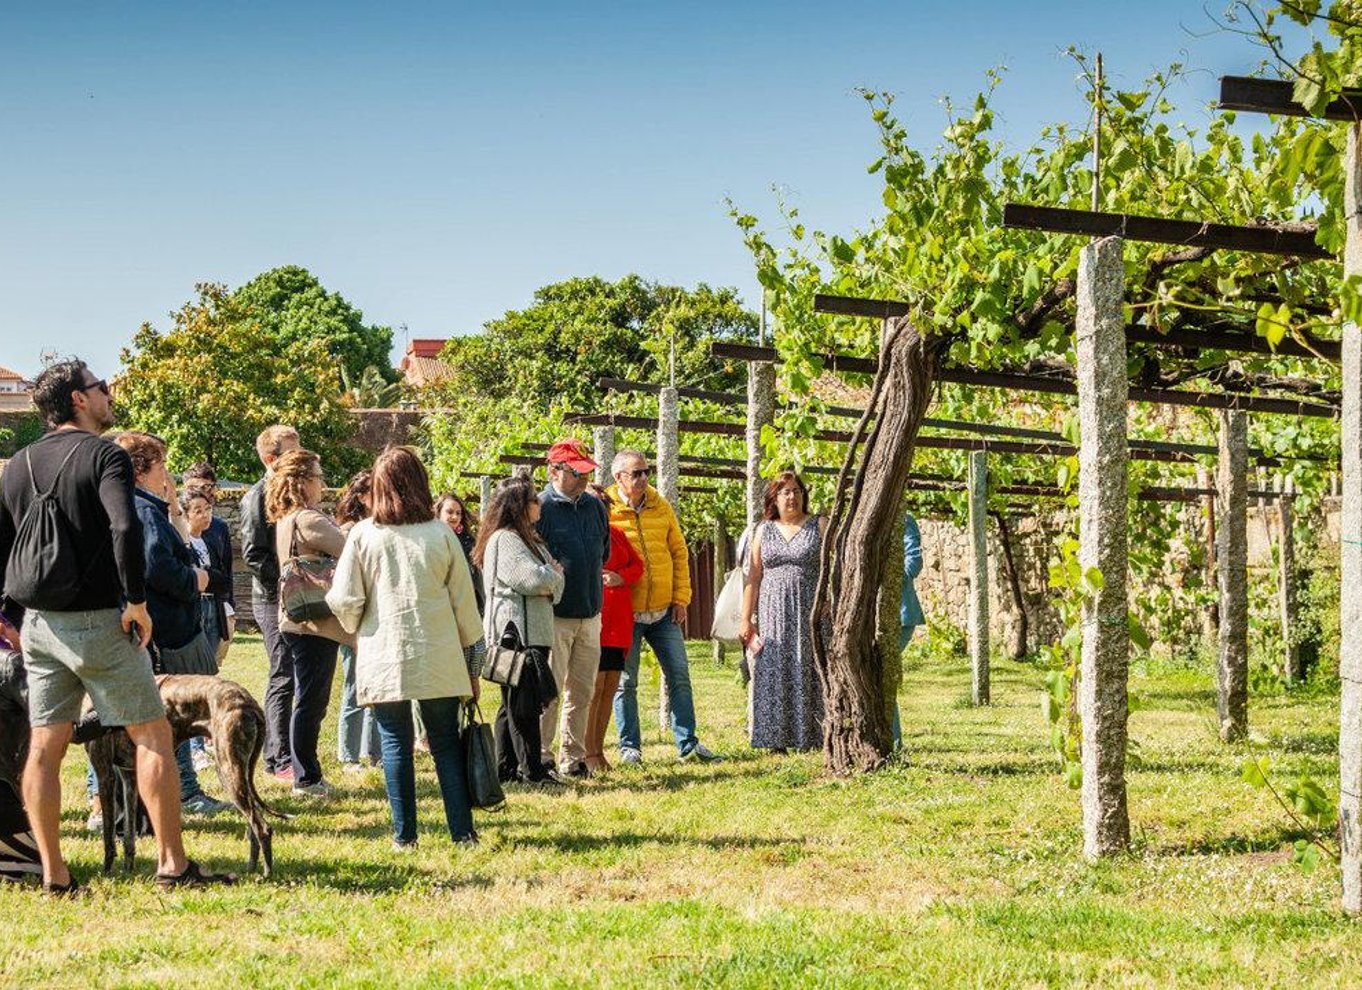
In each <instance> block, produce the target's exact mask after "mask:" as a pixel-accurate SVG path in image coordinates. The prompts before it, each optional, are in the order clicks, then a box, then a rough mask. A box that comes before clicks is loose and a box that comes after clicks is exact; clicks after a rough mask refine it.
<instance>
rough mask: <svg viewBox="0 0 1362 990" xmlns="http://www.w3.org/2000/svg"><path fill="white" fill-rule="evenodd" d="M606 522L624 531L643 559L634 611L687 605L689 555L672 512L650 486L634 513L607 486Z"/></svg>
mask: <svg viewBox="0 0 1362 990" xmlns="http://www.w3.org/2000/svg"><path fill="white" fill-rule="evenodd" d="M608 494H609V495H610V522H611V523H612V524H613V525H615V526H618V527H619V528H620V529H622V530H624V532H625V534H626V535H627V536H628V537H629V542H630V543H632V544H633V546H634V549H635V550H637V551H638V555H639V556H640V557H642V558H643V579H642V580H641V581H639V582H638V584H636V585H634V611H635V612H655V611H657V610H658V609H663V608H667V607H668V606H671V605H689V604H690V554H689V553H688V552H687V550H686V540H685V537H683V536H682V535H681V524H680V523H678V522H677V521H676V513H675V512H673V511H672V507H671V506H670V505H668V504H667V500H666V499H665V498H663V497H662V496H661V495H660V494H659V493H658V491H657V489H656V488H654V487H653V486H652V485H649V486H648V492H647V494H646V495H644V496H643V507H642V508H640V509H637V510H635V509H634V507H633V506H632V505H630V504H629V503H628V501H627V500H626V499H625V498H624V497H623V496H621V495H620V492H619V485H611V486H610V488H609V492H608Z"/></svg>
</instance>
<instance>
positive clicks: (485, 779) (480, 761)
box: [461, 698, 506, 811]
mask: <svg viewBox="0 0 1362 990" xmlns="http://www.w3.org/2000/svg"><path fill="white" fill-rule="evenodd" d="M464 715H465V717H466V721H465V723H464V727H463V729H462V730H461V734H462V736H463V745H464V753H465V754H466V756H467V760H468V768H467V769H468V773H467V780H468V803H469V804H470V805H472V806H473V807H474V808H482V809H484V810H486V811H494V810H496V809H497V808H500V807H501V806H502V805H503V804H505V803H506V792H505V791H503V790H502V789H501V778H500V777H499V776H497V747H496V742H495V740H494V739H493V738H492V727H491V726H490V725H488V724H487V723H486V722H484V721H483V720H482V711H481V710H480V709H479V708H478V703H477V702H476V701H474V700H473V699H471V698H470V699H469V700H468V701H467V702H465V704H464Z"/></svg>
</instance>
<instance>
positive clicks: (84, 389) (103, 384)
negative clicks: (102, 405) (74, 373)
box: [78, 378, 109, 395]
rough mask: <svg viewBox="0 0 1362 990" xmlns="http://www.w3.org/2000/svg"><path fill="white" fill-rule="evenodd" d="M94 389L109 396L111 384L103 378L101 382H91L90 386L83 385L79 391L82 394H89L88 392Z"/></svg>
mask: <svg viewBox="0 0 1362 990" xmlns="http://www.w3.org/2000/svg"><path fill="white" fill-rule="evenodd" d="M92 388H97V389H99V390H100V391H101V392H103V393H104V394H105V395H108V394H109V383H108V382H107V381H105V380H104V379H103V378H101V379H100V380H99V381H97V382H91V383H90V384H89V385H82V386H81V387H80V388H79V389H78V391H81V392H88V391H90V389H92Z"/></svg>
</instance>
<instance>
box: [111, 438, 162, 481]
mask: <svg viewBox="0 0 1362 990" xmlns="http://www.w3.org/2000/svg"><path fill="white" fill-rule="evenodd" d="M114 443H116V444H118V446H120V447H122V448H123V449H124V450H126V451H127V452H128V457H130V458H132V472H133V474H135V475H137V476H138V477H141V476H142V475H144V474H146V473H147V472H148V471H150V470H151V469H152V468H154V467H155V466H156V465H157V464H160V463H161V462H162V461H164V460H165V459H166V442H165V441H164V440H162V439H161V438H160V437H158V436H156V434H154V433H142V432H140V431H138V430H125V431H124V432H122V433H120V434H118V436H117V437H115V438H114Z"/></svg>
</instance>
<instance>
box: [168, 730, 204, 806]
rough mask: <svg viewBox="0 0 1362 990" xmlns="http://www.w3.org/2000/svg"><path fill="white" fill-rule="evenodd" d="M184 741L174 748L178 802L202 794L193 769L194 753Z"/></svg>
mask: <svg viewBox="0 0 1362 990" xmlns="http://www.w3.org/2000/svg"><path fill="white" fill-rule="evenodd" d="M189 742H190V741H189V740H188V739H186V740H185V741H184V742H182V743H180V744H179V745H178V746H176V747H175V766H176V767H177V768H178V769H179V771H180V802H181V803H183V802H185V801H188V800H189V799H190V798H194V797H198V796H199V795H200V794H202V793H203V788H202V787H200V786H199V772H198V771H197V770H195V769H194V751H193V750H192V749H191V748H190V746H189Z"/></svg>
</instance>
